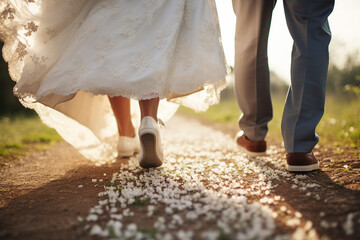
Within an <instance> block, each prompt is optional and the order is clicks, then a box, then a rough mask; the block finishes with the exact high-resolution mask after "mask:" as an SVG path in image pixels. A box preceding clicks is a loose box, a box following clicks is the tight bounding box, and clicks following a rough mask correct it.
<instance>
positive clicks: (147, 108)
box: [139, 97, 159, 121]
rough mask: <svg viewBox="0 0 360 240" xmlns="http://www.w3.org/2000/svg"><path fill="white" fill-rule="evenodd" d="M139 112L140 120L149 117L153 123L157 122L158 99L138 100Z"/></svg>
mask: <svg viewBox="0 0 360 240" xmlns="http://www.w3.org/2000/svg"><path fill="white" fill-rule="evenodd" d="M139 105H140V111H141V119H143V118H144V117H145V116H150V117H152V118H153V119H155V121H157V120H158V119H157V112H158V107H159V98H158V97H156V98H151V99H148V100H140V101H139Z"/></svg>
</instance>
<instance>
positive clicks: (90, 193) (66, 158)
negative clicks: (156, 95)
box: [0, 117, 360, 240]
mask: <svg viewBox="0 0 360 240" xmlns="http://www.w3.org/2000/svg"><path fill="white" fill-rule="evenodd" d="M179 126H181V127H179ZM214 128H215V129H220V130H221V131H218V130H215V129H214ZM234 130H235V129H234ZM230 132H231V134H233V133H234V132H233V131H232V130H230V129H227V128H225V127H223V126H219V125H217V126H212V128H210V127H207V126H204V125H203V124H200V123H199V122H197V121H195V120H190V119H185V118H184V117H174V118H173V119H172V120H171V121H170V122H169V123H168V124H167V127H166V129H165V131H164V134H163V142H164V148H165V154H166V159H167V162H166V163H165V164H164V165H163V167H161V168H159V169H157V170H150V171H148V170H145V171H144V170H141V169H140V168H138V167H137V164H136V158H130V159H129V160H127V159H118V160H117V162H115V163H110V164H108V165H103V166H95V164H93V163H92V162H90V161H88V160H86V159H85V158H83V157H82V156H81V155H79V154H78V153H77V152H76V151H75V150H74V149H73V148H72V147H71V146H69V145H68V144H66V143H64V142H61V143H59V144H57V145H56V146H55V147H54V148H52V149H51V150H49V151H42V152H35V153H33V154H31V155H28V156H26V157H23V158H22V159H19V160H17V161H15V162H14V163H13V165H11V166H9V167H6V168H4V169H2V171H1V173H0V239H98V238H104V237H105V238H111V237H112V238H116V237H117V238H118V239H136V238H138V239H169V240H170V239H360V177H359V176H360V173H359V171H360V164H359V158H358V157H359V155H358V153H356V152H355V153H353V154H349V155H346V156H345V157H344V155H341V156H338V155H337V156H334V154H332V151H330V150H327V151H322V152H321V155H320V157H319V158H320V159H321V167H322V169H323V171H317V172H312V173H309V174H306V175H299V174H298V175H295V174H289V173H287V172H286V171H285V169H284V153H283V152H282V149H281V148H280V147H276V146H270V149H269V151H268V153H269V156H268V157H263V158H258V159H249V158H247V157H246V156H245V155H243V154H242V153H240V152H238V151H237V150H236V149H234V146H233V140H232V136H231V135H228V134H227V133H230ZM344 166H345V167H344Z"/></svg>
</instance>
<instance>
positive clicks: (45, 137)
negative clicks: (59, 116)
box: [0, 114, 61, 157]
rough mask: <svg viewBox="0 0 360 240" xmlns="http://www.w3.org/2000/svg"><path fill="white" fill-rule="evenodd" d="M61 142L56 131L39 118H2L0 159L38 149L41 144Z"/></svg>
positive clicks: (0, 118)
mask: <svg viewBox="0 0 360 240" xmlns="http://www.w3.org/2000/svg"><path fill="white" fill-rule="evenodd" d="M58 141H61V137H60V136H59V134H57V132H56V131H55V130H54V129H51V128H49V127H47V126H46V125H44V124H43V123H42V122H41V120H40V119H39V117H37V116H26V115H21V114H19V115H16V116H2V117H0V157H1V156H9V155H16V154H20V153H22V152H23V151H24V150H25V149H26V150H30V149H27V148H28V147H30V146H31V147H32V148H34V149H38V148H39V147H41V148H43V146H40V145H41V144H51V143H55V142H58Z"/></svg>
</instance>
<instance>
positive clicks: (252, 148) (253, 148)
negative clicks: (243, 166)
mask: <svg viewBox="0 0 360 240" xmlns="http://www.w3.org/2000/svg"><path fill="white" fill-rule="evenodd" d="M235 141H236V145H237V146H238V147H239V148H240V149H241V150H242V151H244V152H245V153H246V154H247V155H248V156H250V157H257V156H265V155H266V141H251V140H250V139H248V138H247V137H246V136H245V134H244V131H239V132H238V133H237V134H236V138H235Z"/></svg>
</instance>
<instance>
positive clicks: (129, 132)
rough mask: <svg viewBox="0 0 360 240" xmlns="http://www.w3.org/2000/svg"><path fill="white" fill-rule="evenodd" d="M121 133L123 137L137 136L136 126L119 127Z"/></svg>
mask: <svg viewBox="0 0 360 240" xmlns="http://www.w3.org/2000/svg"><path fill="white" fill-rule="evenodd" d="M119 135H120V136H122V137H135V128H134V127H133V126H131V127H127V128H122V129H119Z"/></svg>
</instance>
